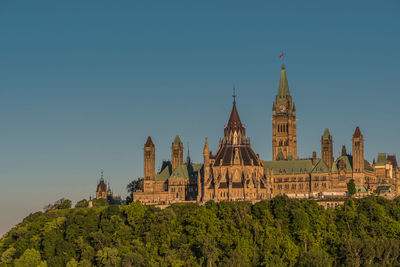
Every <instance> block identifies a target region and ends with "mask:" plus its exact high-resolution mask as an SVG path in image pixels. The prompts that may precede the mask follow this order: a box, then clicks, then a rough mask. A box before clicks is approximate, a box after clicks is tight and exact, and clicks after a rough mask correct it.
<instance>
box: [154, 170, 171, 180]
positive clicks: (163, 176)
mask: <svg viewBox="0 0 400 267" xmlns="http://www.w3.org/2000/svg"><path fill="white" fill-rule="evenodd" d="M170 170H171V169H170V168H169V167H167V168H164V169H163V170H162V171H161V172H160V173H157V174H156V178H155V179H156V180H167V179H168V178H169V176H170V175H171V173H170Z"/></svg>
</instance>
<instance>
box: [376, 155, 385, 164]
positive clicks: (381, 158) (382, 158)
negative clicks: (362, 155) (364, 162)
mask: <svg viewBox="0 0 400 267" xmlns="http://www.w3.org/2000/svg"><path fill="white" fill-rule="evenodd" d="M385 164H386V153H378V159H377V160H376V165H377V166H383V165H385Z"/></svg>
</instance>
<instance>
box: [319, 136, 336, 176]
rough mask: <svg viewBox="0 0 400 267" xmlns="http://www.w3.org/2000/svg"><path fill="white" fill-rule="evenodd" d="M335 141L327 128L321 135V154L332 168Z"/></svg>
mask: <svg viewBox="0 0 400 267" xmlns="http://www.w3.org/2000/svg"><path fill="white" fill-rule="evenodd" d="M332 146H333V141H332V136H331V134H330V133H329V130H328V128H326V129H325V131H324V134H323V135H322V137H321V156H322V160H323V161H324V162H325V164H326V165H327V166H328V168H329V169H331V168H332V164H333V149H332Z"/></svg>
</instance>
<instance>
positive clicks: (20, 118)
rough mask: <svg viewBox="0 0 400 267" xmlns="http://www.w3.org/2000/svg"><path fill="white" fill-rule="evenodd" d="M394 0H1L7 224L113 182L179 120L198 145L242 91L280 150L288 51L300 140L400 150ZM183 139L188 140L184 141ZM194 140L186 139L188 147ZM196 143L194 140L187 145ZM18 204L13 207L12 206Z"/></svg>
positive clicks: (124, 177) (310, 144) (160, 143)
mask: <svg viewBox="0 0 400 267" xmlns="http://www.w3.org/2000/svg"><path fill="white" fill-rule="evenodd" d="M399 29H400V4H399V2H398V1H396V0H392V1H232V0H229V1H228V0H227V1H187V0H185V1H98V0H96V1H50V0H49V1H11V0H9V1H8V0H2V1H0V114H1V115H0V123H1V129H0V182H1V184H0V214H2V215H1V216H0V234H1V233H4V232H5V231H7V230H8V229H9V228H10V227H11V226H12V225H14V224H15V223H17V222H19V221H20V220H21V219H22V218H23V217H25V216H26V215H28V214H29V213H30V212H32V211H37V210H41V209H42V207H43V206H44V205H45V204H48V203H50V202H54V201H55V200H57V199H59V198H61V197H65V198H69V199H72V200H73V201H74V202H76V201H77V200H80V199H82V198H88V197H89V196H90V195H94V193H95V188H96V183H97V180H98V178H99V175H100V169H102V168H103V169H104V173H105V176H106V178H107V180H109V182H110V183H111V187H112V189H113V190H114V191H115V193H116V194H120V195H122V196H123V197H125V196H126V191H125V186H126V184H127V183H128V182H129V181H130V180H131V178H134V177H139V176H142V174H143V159H142V154H143V150H142V148H143V144H144V142H145V141H146V137H147V136H148V135H151V136H152V138H153V141H154V142H155V144H156V153H157V154H156V159H157V162H158V164H157V166H159V165H160V164H159V163H160V162H161V160H163V159H168V158H169V157H170V145H171V142H172V141H173V138H174V136H175V135H176V134H179V135H180V136H181V138H182V141H183V142H184V144H185V146H186V144H187V142H189V143H190V153H191V156H192V159H193V161H195V162H200V161H201V160H202V147H203V144H204V137H205V136H208V138H209V143H210V146H211V149H212V150H213V151H215V149H216V145H217V142H218V139H219V137H221V136H222V135H223V126H224V125H225V123H226V122H227V120H228V117H229V113H230V110H231V105H232V98H231V95H232V86H233V84H235V85H236V86H237V87H238V90H237V94H238V98H237V103H238V110H239V114H240V116H241V119H242V122H244V123H245V124H246V126H247V134H248V136H249V137H250V138H251V140H252V144H253V147H254V149H255V150H256V152H257V153H259V154H260V155H261V157H262V158H263V159H265V160H269V159H271V131H272V130H271V121H270V117H271V113H272V112H271V108H272V102H273V100H274V96H275V94H276V91H277V88H278V81H279V75H280V65H281V61H280V60H279V55H280V53H281V51H282V50H284V51H285V54H286V55H285V64H286V66H287V73H288V79H289V86H290V90H291V93H292V95H293V98H294V101H295V103H296V108H297V115H298V118H299V121H298V143H299V147H298V149H299V155H300V156H301V157H309V156H310V155H311V153H312V151H317V152H318V155H319V154H320V153H319V151H320V136H321V135H322V133H323V130H324V128H326V127H329V129H330V131H331V134H332V135H333V138H334V154H335V156H337V155H338V154H339V151H340V148H341V145H342V144H346V145H347V147H348V151H351V136H352V133H353V132H354V129H355V127H356V126H357V125H359V126H360V128H361V131H362V132H363V134H364V137H365V150H366V158H367V159H368V160H370V161H372V159H373V158H374V157H376V154H377V153H378V152H388V153H397V155H398V156H400V141H399V134H398V133H399V132H400V123H399V121H400V120H399V108H398V106H399V99H400V87H399V82H400V66H399V62H400V52H399V47H400V30H399ZM185 150H186V147H185ZM185 154H186V152H185ZM185 156H186V155H185ZM5 214H8V215H7V216H4V215H5Z"/></svg>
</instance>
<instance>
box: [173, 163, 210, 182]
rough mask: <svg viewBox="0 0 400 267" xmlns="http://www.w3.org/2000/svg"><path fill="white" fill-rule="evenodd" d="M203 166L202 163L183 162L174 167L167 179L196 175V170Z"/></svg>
mask: <svg viewBox="0 0 400 267" xmlns="http://www.w3.org/2000/svg"><path fill="white" fill-rule="evenodd" d="M201 167H203V164H189V165H186V164H183V165H179V166H178V167H176V169H175V170H174V171H173V172H172V174H171V176H170V177H169V179H174V178H192V177H194V176H195V175H196V173H197V172H198V170H200V169H201Z"/></svg>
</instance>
